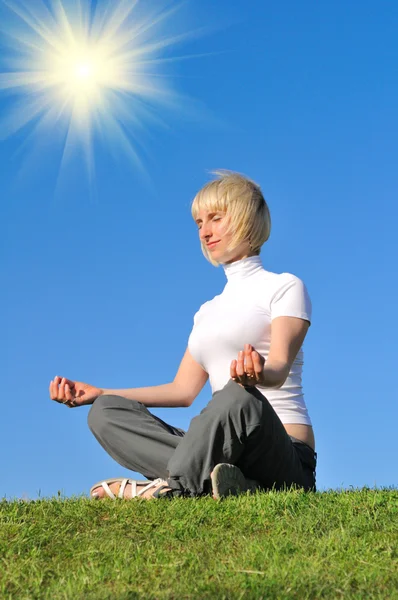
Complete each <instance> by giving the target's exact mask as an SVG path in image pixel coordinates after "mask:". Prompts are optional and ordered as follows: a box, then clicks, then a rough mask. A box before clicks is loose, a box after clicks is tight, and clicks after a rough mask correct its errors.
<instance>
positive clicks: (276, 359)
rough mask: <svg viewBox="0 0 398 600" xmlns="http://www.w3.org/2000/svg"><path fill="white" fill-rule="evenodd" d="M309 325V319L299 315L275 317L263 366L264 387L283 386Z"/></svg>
mask: <svg viewBox="0 0 398 600" xmlns="http://www.w3.org/2000/svg"><path fill="white" fill-rule="evenodd" d="M309 326H310V324H309V321H306V320H304V319H298V318H297V317H276V318H275V319H273V321H272V322H271V345H270V350H269V353H268V357H267V361H266V363H265V365H264V367H263V381H264V387H268V388H276V389H278V388H280V387H282V386H283V384H284V383H285V381H286V379H287V376H288V375H289V373H290V369H291V368H292V364H293V362H294V359H295V358H296V356H297V353H298V351H299V350H300V348H301V346H302V345H303V342H304V339H305V336H306V335H307V331H308V328H309ZM261 385H263V384H261Z"/></svg>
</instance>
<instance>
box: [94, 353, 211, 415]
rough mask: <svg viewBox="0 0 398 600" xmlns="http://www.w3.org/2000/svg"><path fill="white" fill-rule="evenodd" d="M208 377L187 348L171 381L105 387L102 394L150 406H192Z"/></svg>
mask: <svg viewBox="0 0 398 600" xmlns="http://www.w3.org/2000/svg"><path fill="white" fill-rule="evenodd" d="M208 377H209V376H208V374H207V373H206V371H204V370H203V369H202V367H201V366H200V365H199V364H198V363H197V362H196V361H195V360H194V359H193V358H192V356H191V353H190V352H189V350H188V348H187V349H186V351H185V354H184V357H183V359H182V361H181V364H180V366H179V369H178V371H177V374H176V376H175V377H174V380H173V381H172V382H171V383H165V384H163V385H153V386H150V387H142V388H128V389H117V390H113V389H103V390H101V391H102V394H107V395H108V394H111V395H112V394H115V395H117V396H124V397H125V398H129V399H130V400H137V402H141V404H144V405H145V406H148V407H164V408H172V407H178V406H180V407H182V406H190V405H191V404H192V402H193V401H194V399H195V398H196V396H197V395H198V394H199V392H200V391H201V390H202V388H203V387H204V385H205V383H206V381H207V379H208Z"/></svg>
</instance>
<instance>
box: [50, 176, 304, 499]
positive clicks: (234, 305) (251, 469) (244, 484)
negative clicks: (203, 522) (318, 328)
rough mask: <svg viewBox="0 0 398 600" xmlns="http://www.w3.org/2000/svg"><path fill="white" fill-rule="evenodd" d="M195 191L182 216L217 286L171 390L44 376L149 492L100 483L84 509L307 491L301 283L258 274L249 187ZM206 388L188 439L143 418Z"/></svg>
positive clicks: (260, 225) (260, 229) (255, 195)
mask: <svg viewBox="0 0 398 600" xmlns="http://www.w3.org/2000/svg"><path fill="white" fill-rule="evenodd" d="M216 174H217V176H218V178H217V179H215V180H214V181H211V182H209V183H208V184H207V185H205V187H204V188H203V189H202V190H200V191H199V193H198V194H197V196H196V197H195V199H194V201H193V204H192V216H193V218H194V220H195V222H196V223H197V225H198V228H199V238H200V242H201V246H202V251H203V254H204V256H205V257H206V258H207V260H209V261H210V262H211V263H212V264H213V265H215V266H218V265H220V264H221V265H222V267H223V269H224V271H225V274H226V277H227V284H226V286H225V288H224V290H223V292H222V293H221V294H220V295H218V296H215V297H214V298H213V299H212V300H210V301H209V302H205V303H204V304H203V305H202V306H201V307H200V309H199V311H198V312H197V313H196V314H195V316H194V326H193V329H192V332H191V335H190V337H189V340H188V347H187V349H186V352H185V355H184V357H183V359H182V362H181V364H180V367H179V369H178V372H177V374H176V376H175V378H174V380H173V381H172V382H171V383H166V384H164V385H159V386H152V387H144V388H132V389H123V390H110V389H100V388H97V387H94V386H91V385H88V384H86V383H82V382H77V381H71V380H68V379H65V378H60V377H55V379H54V380H53V381H52V382H51V383H50V396H51V398H52V399H53V400H56V401H57V402H61V403H63V404H65V405H67V406H69V407H76V406H82V405H84V404H92V405H93V406H92V408H91V410H90V413H89V417H88V423H89V427H90V429H91V431H92V432H93V434H94V435H95V437H96V438H97V440H98V441H99V443H100V444H101V445H102V446H103V448H104V449H105V450H106V451H107V452H108V453H109V454H110V455H111V456H112V457H113V458H114V459H115V460H116V461H117V462H118V463H119V464H121V465H123V466H124V467H126V468H127V469H131V470H133V471H136V472H139V473H142V474H143V475H144V476H145V477H147V478H148V480H149V481H144V482H142V481H134V480H131V479H127V478H124V479H122V478H120V479H110V480H109V479H108V480H106V481H103V482H99V483H97V484H95V485H94V486H93V487H92V488H91V495H92V497H94V498H103V497H105V496H109V497H111V498H115V497H119V498H123V497H124V498H131V497H135V496H139V497H141V498H146V499H152V498H159V497H174V496H199V495H203V494H210V493H212V494H213V497H215V498H220V497H222V496H225V495H228V494H237V493H239V492H242V491H247V490H255V489H270V488H274V489H282V488H286V487H290V486H291V485H296V486H299V487H302V488H304V489H305V490H315V466H316V453H315V441H314V434H313V430H312V426H311V421H310V418H309V415H308V412H307V408H306V405H305V402H304V397H303V391H302V386H301V373H302V366H303V352H302V344H303V342H304V338H305V336H306V333H307V330H308V327H309V326H310V320H311V301H310V299H309V296H308V293H307V290H306V288H305V285H304V284H303V282H302V281H301V280H300V279H299V278H297V277H295V276H294V275H291V274H290V273H281V274H277V273H272V272H270V271H267V270H265V269H264V267H263V265H262V262H261V259H260V256H259V254H260V249H261V246H262V245H263V244H264V242H266V241H267V239H268V237H269V234H270V228H271V219H270V214H269V210H268V206H267V204H266V202H265V200H264V197H263V195H262V193H261V190H260V188H259V186H258V185H257V184H255V183H254V182H252V181H251V180H249V179H247V178H246V177H243V176H242V175H240V174H237V173H231V172H227V171H221V172H217V173H216ZM208 378H210V384H211V388H212V399H211V401H210V402H209V404H208V405H207V406H206V407H205V408H204V409H203V410H202V412H201V413H200V414H199V415H198V416H196V417H194V418H193V419H192V421H191V423H190V426H189V429H188V431H187V432H184V431H183V430H181V429H178V428H176V427H172V426H171V425H168V424H167V423H165V422H164V421H162V420H161V419H159V418H158V417H155V416H154V415H152V414H151V413H150V412H149V410H148V407H154V408H155V407H177V406H179V407H183V406H190V405H191V404H192V402H193V401H194V399H195V398H196V396H197V395H198V394H199V392H200V391H201V390H202V388H203V386H204V385H205V383H206V381H207V380H208Z"/></svg>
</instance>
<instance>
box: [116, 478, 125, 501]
mask: <svg viewBox="0 0 398 600" xmlns="http://www.w3.org/2000/svg"><path fill="white" fill-rule="evenodd" d="M127 483H128V479H123V481H122V483H121V484H120V488H119V493H118V495H117V497H118V498H124V490H125V489H126V485H127Z"/></svg>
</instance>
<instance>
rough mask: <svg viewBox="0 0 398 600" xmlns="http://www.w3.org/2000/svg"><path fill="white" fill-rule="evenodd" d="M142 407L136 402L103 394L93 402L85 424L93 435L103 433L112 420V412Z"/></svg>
mask: <svg viewBox="0 0 398 600" xmlns="http://www.w3.org/2000/svg"><path fill="white" fill-rule="evenodd" d="M141 408H142V405H141V404H140V403H139V402H137V401H136V400H129V399H128V398H124V397H123V396H116V395H112V394H109V395H108V394H103V395H102V396H98V398H97V399H96V400H95V401H94V403H93V405H92V407H91V409H90V411H89V413H88V416H87V422H88V426H89V428H90V430H91V431H92V432H93V433H94V434H95V433H99V432H103V431H104V429H105V428H106V427H107V425H108V424H109V422H110V421H111V420H112V418H113V414H114V411H120V410H126V411H132V410H136V411H137V410H140V409H141Z"/></svg>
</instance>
